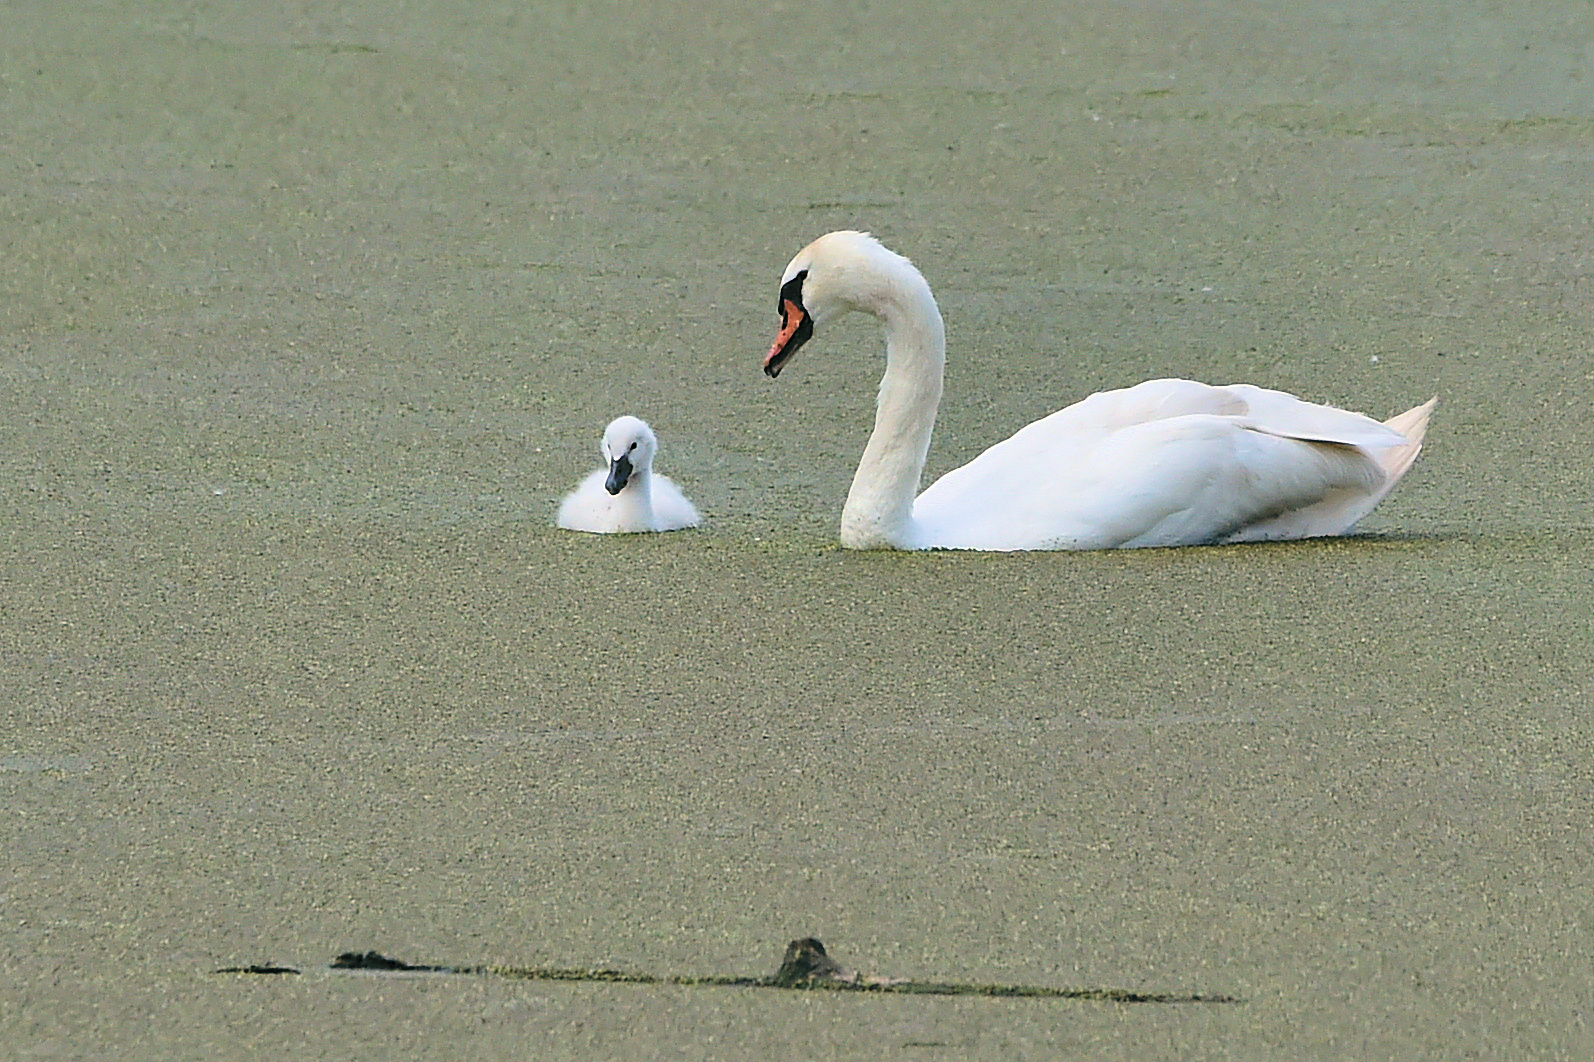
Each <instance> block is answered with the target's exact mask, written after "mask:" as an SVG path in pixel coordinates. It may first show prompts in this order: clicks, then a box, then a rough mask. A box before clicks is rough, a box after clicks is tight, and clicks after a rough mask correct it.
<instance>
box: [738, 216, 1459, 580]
mask: <svg viewBox="0 0 1594 1062" xmlns="http://www.w3.org/2000/svg"><path fill="white" fill-rule="evenodd" d="M788 295H790V296H792V298H791V300H790V304H788ZM847 310H863V311H865V312H868V313H871V314H873V315H874V316H876V317H879V318H880V319H881V320H882V322H883V324H884V326H885V330H886V362H887V367H886V373H885V376H884V378H883V379H882V381H881V386H880V399H879V405H878V409H877V412H876V418H875V430H874V432H873V434H872V435H871V436H870V440H869V444H868V446H867V447H866V448H865V450H864V455H863V459H862V461H861V462H860V463H859V466H858V471H857V474H856V475H855V477H854V480H853V486H852V490H851V491H850V492H849V494H848V497H847V504H846V507H845V508H844V509H843V511H842V544H843V545H845V546H848V547H851V548H857V549H871V548H894V549H936V548H939V549H979V550H1026V549H1105V548H1113V547H1135V546H1175V545H1195V544H1203V543H1218V542H1242V541H1260V540H1265V539H1285V538H1307V537H1314V536H1320V535H1337V534H1342V533H1344V532H1345V531H1347V530H1349V529H1350V527H1351V526H1352V525H1353V524H1355V523H1356V521H1357V520H1359V519H1361V518H1362V517H1363V516H1365V515H1366V514H1367V513H1368V512H1369V511H1371V510H1372V508H1373V507H1374V506H1375V505H1377V504H1378V502H1379V501H1380V500H1381V499H1382V498H1383V497H1384V495H1385V494H1387V493H1388V492H1389V490H1390V488H1392V487H1393V486H1394V485H1395V483H1396V482H1397V481H1398V480H1399V479H1400V477H1401V476H1403V475H1404V474H1405V473H1406V471H1407V469H1409V468H1410V467H1411V464H1412V462H1413V461H1414V460H1415V459H1416V457H1417V453H1418V452H1419V451H1420V450H1421V448H1422V440H1423V436H1424V434H1425V433H1426V431H1427V425H1428V417H1429V414H1430V413H1431V412H1432V410H1433V407H1434V401H1432V400H1430V401H1429V402H1427V403H1425V404H1424V405H1421V406H1418V407H1416V408H1414V409H1412V410H1410V411H1408V412H1406V413H1403V414H1401V415H1400V416H1398V417H1394V418H1392V419H1391V420H1389V421H1387V422H1385V423H1382V424H1380V423H1379V422H1378V421H1376V420H1373V419H1372V418H1370V417H1366V416H1363V415H1362V414H1360V413H1352V412H1348V411H1346V410H1342V409H1336V408H1334V407H1332V406H1323V405H1317V404H1314V403H1310V402H1304V401H1302V400H1301V399H1298V398H1296V397H1295V396H1293V395H1289V394H1285V393H1284V392H1282V391H1273V390H1268V389H1266V388H1262V387H1256V386H1253V385H1250V384H1235V385H1230V386H1226V387H1213V386H1209V385H1207V384H1202V383H1196V382H1194V381H1190V380H1150V381H1147V382H1145V383H1142V384H1138V385H1136V386H1134V387H1129V388H1124V389H1121V390H1116V391H1105V392H1101V393H1099V394H1095V395H1091V396H1090V397H1089V398H1086V399H1084V400H1082V401H1080V402H1076V403H1075V404H1074V405H1071V406H1069V407H1067V408H1065V409H1061V410H1059V411H1057V412H1056V413H1053V414H1051V415H1050V416H1048V417H1045V418H1043V419H1041V420H1038V421H1035V422H1034V423H1032V424H1030V425H1028V426H1026V427H1024V428H1022V429H1021V430H1020V431H1019V432H1018V433H1017V434H1015V435H1013V436H1012V437H1011V438H1009V439H1006V440H1004V441H1003V442H1000V443H997V444H996V445H995V446H992V447H991V448H989V449H988V450H986V451H985V452H984V453H982V454H980V455H979V456H978V457H976V458H975V459H974V460H973V461H970V462H969V463H968V464H967V465H964V466H963V467H962V468H958V469H955V470H953V471H951V472H948V473H947V474H946V475H944V476H942V477H941V478H940V479H938V480H937V481H936V482H935V483H933V484H932V485H931V486H930V487H929V488H928V489H926V490H925V491H924V493H923V494H920V495H919V496H918V498H917V499H915V498H914V496H913V495H914V492H915V491H916V490H917V489H918V483H919V477H920V475H921V473H922V472H923V468H924V460H925V456H926V454H927V452H928V449H929V442H930V433H931V430H932V429H933V427H934V423H935V412H936V407H937V405H938V403H939V400H940V393H941V375H942V369H943V366H944V361H945V339H944V331H943V328H942V324H941V318H940V312H939V310H938V309H937V308H936V305H935V300H934V297H933V296H932V295H931V294H930V289H929V285H928V284H927V283H926V282H925V281H924V278H923V276H922V275H921V274H920V273H919V271H918V270H917V269H915V268H914V267H913V265H912V264H911V263H909V262H908V260H907V259H905V258H902V257H901V256H899V255H896V254H894V253H892V252H891V251H889V250H887V249H886V248H884V247H883V246H881V245H880V244H879V242H878V241H876V240H874V239H873V238H872V237H870V236H868V235H867V234H865V233H857V232H834V233H830V234H829V235H826V236H822V237H820V239H818V240H816V241H815V242H814V243H812V244H810V245H809V246H808V247H806V248H804V249H803V250H802V251H801V252H800V253H799V254H798V255H797V257H796V258H794V259H793V260H792V262H791V264H790V265H789V266H788V267H787V270H786V274H785V277H784V278H783V284H782V313H783V329H782V332H781V337H780V339H778V340H777V341H776V344H775V347H774V348H772V350H771V351H770V356H769V358H768V359H766V362H765V366H766V371H768V372H770V373H771V375H773V374H775V373H778V372H779V370H780V368H781V366H782V365H783V364H784V362H785V361H786V359H787V358H789V357H790V356H791V354H792V353H794V352H795V350H796V348H797V347H798V346H800V345H801V344H802V342H803V340H804V338H806V337H805V335H802V334H798V335H797V336H796V338H795V340H794V341H793V340H792V336H793V334H794V333H798V332H799V331H800V330H799V329H798V327H797V325H798V322H799V321H800V320H801V318H802V317H803V316H804V315H806V317H807V318H808V319H810V320H811V321H812V322H813V323H814V324H815V325H818V324H819V323H822V322H823V321H824V320H826V319H827V318H829V317H832V316H835V315H836V314H838V313H841V312H845V311H847Z"/></svg>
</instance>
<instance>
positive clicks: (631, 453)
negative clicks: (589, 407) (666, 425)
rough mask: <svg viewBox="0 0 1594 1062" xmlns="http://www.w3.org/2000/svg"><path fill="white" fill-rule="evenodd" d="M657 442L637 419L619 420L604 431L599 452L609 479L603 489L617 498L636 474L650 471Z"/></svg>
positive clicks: (644, 422)
mask: <svg viewBox="0 0 1594 1062" xmlns="http://www.w3.org/2000/svg"><path fill="white" fill-rule="evenodd" d="M658 450H659V440H658V439H656V438H654V435H653V429H652V428H650V427H648V425H647V422H646V421H644V420H642V419H640V418H638V417H620V418H618V419H616V420H614V421H613V422H611V423H610V425H609V426H608V427H607V428H605V429H604V430H603V445H602V447H600V452H601V453H602V454H603V459H604V460H605V461H607V462H609V478H608V479H607V480H605V481H604V484H603V489H604V490H607V491H608V492H609V493H610V494H619V493H620V492H621V491H622V490H624V489H625V485H626V484H627V483H629V482H631V478H632V477H633V476H634V475H636V474H637V473H638V472H643V473H645V472H647V471H648V470H649V469H651V468H652V467H653V455H654V454H656V453H658Z"/></svg>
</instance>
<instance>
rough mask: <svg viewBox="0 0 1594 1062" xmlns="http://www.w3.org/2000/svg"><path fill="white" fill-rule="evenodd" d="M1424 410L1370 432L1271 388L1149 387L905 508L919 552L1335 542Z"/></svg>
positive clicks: (1062, 418)
mask: <svg viewBox="0 0 1594 1062" xmlns="http://www.w3.org/2000/svg"><path fill="white" fill-rule="evenodd" d="M1432 408H1433V403H1432V402H1429V403H1428V404H1427V405H1425V406H1419V407H1417V408H1416V409H1414V410H1411V411H1410V412H1408V413H1405V414H1402V415H1401V416H1400V417H1396V418H1394V419H1393V420H1391V421H1390V422H1389V423H1388V424H1380V423H1378V422H1377V421H1375V420H1373V419H1372V418H1370V417H1366V416H1363V415H1362V414H1359V413H1352V412H1348V411H1346V410H1341V409H1335V408H1334V407H1331V406H1322V405H1317V404H1314V403H1310V402H1303V401H1301V400H1300V399H1298V398H1295V397H1294V396H1293V395H1289V394H1286V393H1284V392H1282V391H1272V390H1268V389H1266V388H1261V387H1254V386H1251V385H1248V384H1240V385H1235V386H1232V387H1213V386H1210V385H1207V384H1201V383H1196V382H1193V381H1189V380H1151V381H1147V382H1146V383H1143V384H1139V385H1137V386H1135V387H1130V388H1124V389H1121V390H1116V391H1105V392H1101V393H1099V394H1095V395H1092V396H1090V397H1089V398H1086V399H1084V400H1082V401H1080V402H1077V403H1075V404H1074V405H1072V406H1069V407H1067V408H1065V409H1061V410H1059V411H1057V412H1056V413H1053V414H1052V415H1051V416H1048V417H1045V418H1043V419H1041V420H1038V421H1036V422H1034V423H1032V424H1030V425H1028V426H1026V427H1024V428H1023V429H1021V430H1020V431H1019V432H1018V433H1017V434H1015V435H1013V436H1012V437H1011V438H1009V439H1007V440H1005V441H1003V442H1000V443H997V444H996V445H995V446H992V447H991V448H990V449H988V450H986V451H985V452H984V453H982V454H981V455H980V456H979V457H976V458H975V459H974V460H973V461H971V462H969V463H968V464H967V465H965V466H963V467H962V468H959V469H956V470H954V471H952V472H949V473H947V474H946V475H945V476H943V477H941V478H940V479H939V480H937V481H936V482H935V483H934V484H933V485H932V486H931V487H930V488H929V489H927V490H926V491H924V493H923V494H921V495H920V496H919V498H918V499H917V500H916V501H915V503H914V507H913V521H914V526H915V530H916V533H917V535H918V537H919V538H920V540H921V541H920V542H919V543H918V545H921V546H923V547H940V548H950V549H985V550H1019V549H1105V548H1112V547H1120V546H1165V545H1191V544H1199V543H1208V542H1223V541H1251V540H1256V539H1261V538H1304V537H1311V536H1316V535H1333V534H1341V533H1343V532H1345V531H1346V530H1349V528H1350V527H1351V525H1353V524H1354V523H1355V522H1356V521H1357V520H1358V519H1360V518H1361V517H1362V516H1364V515H1366V513H1367V512H1368V511H1370V510H1371V509H1372V508H1373V506H1375V505H1376V504H1377V503H1378V501H1379V499H1381V498H1382V497H1383V496H1384V495H1385V494H1386V493H1387V492H1388V491H1389V489H1390V488H1391V487H1393V486H1394V484H1395V482H1396V481H1397V480H1398V479H1399V478H1400V476H1402V475H1404V474H1405V471H1406V470H1407V469H1408V468H1410V467H1411V462H1412V461H1413V460H1415V458H1416V454H1417V451H1418V450H1420V449H1421V446H1422V435H1423V433H1424V432H1425V431H1426V426H1427V418H1428V413H1429V412H1431V410H1432Z"/></svg>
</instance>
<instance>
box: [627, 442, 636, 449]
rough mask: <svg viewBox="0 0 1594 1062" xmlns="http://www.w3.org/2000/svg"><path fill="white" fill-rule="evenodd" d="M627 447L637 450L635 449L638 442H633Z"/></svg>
mask: <svg viewBox="0 0 1594 1062" xmlns="http://www.w3.org/2000/svg"><path fill="white" fill-rule="evenodd" d="M626 449H627V450H635V449H636V443H632V444H631V445H630V446H629V447H627V448H626Z"/></svg>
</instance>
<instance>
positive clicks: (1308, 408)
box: [1222, 384, 1406, 450]
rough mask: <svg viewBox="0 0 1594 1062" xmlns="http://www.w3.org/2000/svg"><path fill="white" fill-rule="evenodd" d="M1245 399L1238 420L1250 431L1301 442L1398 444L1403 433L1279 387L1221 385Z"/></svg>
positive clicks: (1373, 447) (1370, 447)
mask: <svg viewBox="0 0 1594 1062" xmlns="http://www.w3.org/2000/svg"><path fill="white" fill-rule="evenodd" d="M1222 390H1225V391H1228V392H1230V393H1232V394H1234V395H1236V396H1238V397H1239V398H1240V399H1241V400H1243V402H1244V403H1245V411H1244V412H1243V413H1242V414H1241V415H1240V416H1239V422H1240V423H1241V424H1243V425H1244V426H1245V427H1247V428H1250V429H1251V430H1253V431H1260V432H1266V433H1267V434H1269V435H1277V436H1280V437H1282V438H1285V439H1301V440H1303V441H1305V442H1329V443H1340V444H1341V445H1344V446H1356V447H1360V448H1361V449H1364V450H1379V449H1383V448H1385V447H1390V446H1400V445H1401V444H1403V443H1404V442H1405V441H1406V437H1405V436H1404V435H1402V434H1400V432H1398V431H1395V430H1394V429H1393V428H1390V427H1387V426H1386V425H1383V424H1380V423H1379V422H1378V421H1376V420H1374V419H1373V418H1371V417H1369V416H1365V415H1363V414H1361V413H1352V412H1351V411H1350V410H1347V409H1336V408H1334V407H1333V406H1323V405H1318V404H1317V403H1315V402H1303V401H1301V400H1300V399H1299V398H1296V397H1295V396H1294V395H1290V394H1285V393H1284V392H1283V391H1272V390H1269V389H1268V388H1265V387H1257V386H1255V385H1254V384H1230V385H1229V386H1227V387H1225V388H1222Z"/></svg>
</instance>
